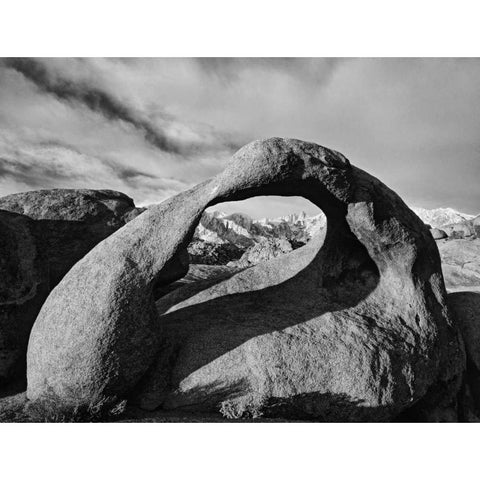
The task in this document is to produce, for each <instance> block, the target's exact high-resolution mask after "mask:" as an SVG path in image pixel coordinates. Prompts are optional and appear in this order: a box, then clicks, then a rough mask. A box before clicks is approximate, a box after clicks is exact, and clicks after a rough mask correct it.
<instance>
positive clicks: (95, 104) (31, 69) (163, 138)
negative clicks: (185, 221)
mask: <svg viewBox="0 0 480 480" xmlns="http://www.w3.org/2000/svg"><path fill="white" fill-rule="evenodd" d="M4 64H5V65H6V66H7V67H9V68H11V69H13V70H16V71H17V72H19V73H21V74H22V75H23V76H24V77H25V78H27V79H28V80H30V81H31V82H33V83H34V84H35V85H36V86H37V87H38V88H39V89H40V90H42V91H43V92H46V93H49V94H51V95H54V96H55V97H56V98H58V99H60V100H62V101H66V102H76V103H79V104H81V105H84V106H86V107H87V108H89V109H90V110H92V111H93V112H96V113H99V114H101V115H103V116H104V117H105V118H107V119H109V120H120V121H123V122H126V123H128V124H129V125H131V126H133V127H134V128H135V129H136V130H138V131H139V132H140V133H141V134H142V135H143V136H144V138H145V140H146V141H147V142H148V143H150V144H151V145H153V146H154V147H156V148H158V149H160V150H162V151H164V152H168V153H176V154H181V153H182V151H183V148H182V145H181V144H180V143H179V142H175V141H173V140H172V139H169V138H168V136H167V135H166V134H165V133H164V132H162V131H160V129H159V128H157V127H156V126H154V125H152V124H151V123H150V122H148V121H147V120H144V119H142V118H140V117H139V116H138V115H137V114H136V113H135V112H133V111H132V110H131V109H130V108H128V107H127V106H125V105H123V104H122V103H121V102H119V101H118V100H117V99H115V98H114V97H113V96H111V95H110V94H109V93H107V92H105V91H102V90H100V89H98V88H95V87H92V86H89V85H86V84H80V83H76V82H72V81H70V80H67V79H64V78H59V77H56V76H54V75H52V74H51V73H50V72H49V71H48V70H47V69H46V68H45V67H44V66H43V65H42V64H41V63H39V62H37V61H35V60H32V59H27V58H9V59H5V60H4Z"/></svg>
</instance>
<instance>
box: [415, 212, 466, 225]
mask: <svg viewBox="0 0 480 480" xmlns="http://www.w3.org/2000/svg"><path fill="white" fill-rule="evenodd" d="M412 210H413V211H414V212H415V213H416V214H417V215H418V216H419V217H420V218H421V219H422V221H423V222H424V223H426V224H428V225H431V226H432V227H433V228H439V227H442V226H444V225H451V224H454V223H460V222H465V221H466V220H472V219H473V218H475V215H469V214H468V213H461V212H457V211H456V210H454V209H453V208H434V209H431V210H428V209H426V208H418V207H412Z"/></svg>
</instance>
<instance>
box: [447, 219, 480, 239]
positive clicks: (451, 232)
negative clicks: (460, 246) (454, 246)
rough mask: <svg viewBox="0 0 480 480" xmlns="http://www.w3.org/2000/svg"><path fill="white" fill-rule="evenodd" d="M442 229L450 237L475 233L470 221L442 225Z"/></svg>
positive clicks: (468, 235) (464, 236) (460, 236)
mask: <svg viewBox="0 0 480 480" xmlns="http://www.w3.org/2000/svg"><path fill="white" fill-rule="evenodd" d="M442 230H443V231H444V232H445V233H446V234H447V235H448V236H449V237H451V238H467V237H471V236H472V235H475V230H474V227H473V224H472V222H471V221H469V220H466V221H464V222H459V223H454V224H451V225H443V226H442Z"/></svg>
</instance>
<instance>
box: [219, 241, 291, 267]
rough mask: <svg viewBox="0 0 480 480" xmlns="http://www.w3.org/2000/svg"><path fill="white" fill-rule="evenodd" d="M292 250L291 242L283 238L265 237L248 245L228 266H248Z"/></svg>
mask: <svg viewBox="0 0 480 480" xmlns="http://www.w3.org/2000/svg"><path fill="white" fill-rule="evenodd" d="M292 250H293V247H292V244H291V243H290V242H289V241H288V240H286V239H284V238H265V239H262V240H260V241H259V242H258V243H257V244H255V245H254V246H253V247H250V248H249V249H248V250H247V251H246V252H245V253H244V254H243V255H242V256H241V257H240V258H239V259H238V260H235V261H232V262H229V263H228V266H230V267H239V268H248V267H251V266H252V265H256V264H257V263H260V262H266V261H268V260H270V259H272V258H275V257H278V256H280V255H284V254H285V253H288V252H291V251H292Z"/></svg>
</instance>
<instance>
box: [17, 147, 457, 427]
mask: <svg viewBox="0 0 480 480" xmlns="http://www.w3.org/2000/svg"><path fill="white" fill-rule="evenodd" d="M259 195H285V196H303V197H305V198H306V199H308V200H310V201H311V202H313V203H314V204H315V205H317V206H318V207H319V208H320V209H321V210H322V211H323V212H324V214H325V216H326V219H327V226H326V228H324V229H323V230H322V231H321V232H320V234H319V235H317V236H315V237H314V238H313V239H312V241H310V242H309V243H308V244H307V245H306V246H305V247H302V248H298V249H297V250H294V251H292V252H290V253H287V254H286V255H283V256H281V257H277V258H274V259H272V260H270V261H267V262H262V263H260V264H258V265H256V266H253V267H251V268H248V269H245V270H243V271H240V272H237V273H234V274H233V275H227V276H226V277H221V278H220V279H218V278H217V279H216V280H214V281H208V282H206V283H203V284H202V282H200V283H194V284H191V285H185V286H184V287H182V288H179V289H177V290H175V291H174V292H172V293H171V294H169V295H166V296H164V297H162V298H161V299H160V300H159V301H158V302H157V304H156V305H155V303H154V301H153V295H152V291H153V286H154V285H155V282H156V281H157V279H158V277H159V276H161V275H162V271H163V270H164V269H165V268H167V266H168V264H169V262H170V261H171V259H172V258H173V257H175V256H176V255H178V254H179V252H181V251H182V250H183V249H184V248H185V247H186V246H187V245H188V243H189V242H190V240H191V239H192V237H193V234H194V231H195V228H196V226H197V224H198V223H199V221H200V219H201V216H202V213H203V211H204V210H205V209H206V208H207V207H210V206H212V205H215V204H217V203H222V202H226V201H235V200H243V199H246V198H249V197H252V196H259ZM463 366H464V352H463V349H462V345H461V342H460V340H459V336H458V332H457V329H456V326H455V325H454V323H453V322H452V320H451V318H450V315H449V311H448V308H447V305H446V293H445V287H444V284H443V277H442V273H441V268H440V258H439V254H438V250H437V248H436V245H435V241H434V240H433V238H432V236H431V234H430V232H429V230H428V228H427V227H426V226H425V225H424V223H423V222H422V221H421V220H420V219H419V218H418V217H417V216H416V215H415V214H414V213H413V212H412V211H411V210H410V209H409V208H408V207H407V206H406V205H405V204H404V203H403V201H402V200H401V199H400V198H399V197H398V196H397V195H396V194H395V193H394V192H393V191H392V190H390V189H388V188H387V187H386V186H385V185H383V184H382V183H381V182H380V181H379V180H377V179H376V178H374V177H372V176H370V175H369V174H367V173H366V172H364V171H362V170H360V169H358V168H356V167H354V166H352V165H351V164H350V162H349V161H348V160H347V159H346V158H345V157H344V156H343V155H341V154H340V153H338V152H334V151H332V150H329V149H326V148H324V147H321V146H319V145H316V144H313V143H307V142H302V141H299V140H292V139H281V138H272V139H268V140H262V141H256V142H253V143H251V144H248V145H247V146H245V147H243V148H242V149H241V150H239V151H238V152H237V153H236V154H235V155H234V156H233V158H232V160H231V161H230V163H229V164H228V165H227V167H226V169H225V170H224V172H222V173H220V174H219V175H217V176H216V177H214V178H212V179H211V180H208V181H205V182H203V183H201V184H199V185H197V186H196V187H194V188H192V189H191V190H188V191H186V192H183V193H181V194H179V195H177V196H175V197H172V198H170V199H169V200H167V201H165V202H163V203H162V204H160V205H158V206H155V207H152V208H151V209H149V210H148V211H147V212H145V213H143V214H142V215H140V216H139V217H138V218H136V219H134V220H133V221H131V222H130V223H129V224H127V225H126V226H125V227H124V228H122V229H121V230H119V231H118V232H116V233H115V234H113V235H112V236H110V237H109V238H108V239H106V240H104V241H103V242H102V243H100V244H99V245H98V246H97V247H96V248H94V249H93V250H92V251H91V252H90V253H89V254H88V255H86V256H85V257H84V258H83V259H82V260H81V261H80V262H78V263H77V264H76V265H75V266H74V267H73V268H72V269H71V270H70V272H69V273H68V274H67V275H66V276H65V278H64V279H63V280H62V282H61V283H60V284H59V285H58V287H57V288H56V289H55V290H54V291H53V292H52V294H51V295H50V296H49V298H48V299H47V301H46V302H45V304H44V306H43V308H42V311H41V313H40V315H39V317H38V319H37V321H36V323H35V325H34V328H33V331H32V335H31V340H30V343H29V350H28V391H27V395H28V397H29V398H30V399H33V400H35V399H39V398H42V396H45V395H47V394H50V395H51V394H54V395H55V396H56V397H57V398H58V399H60V400H62V401H63V402H64V403H65V404H70V405H72V406H73V405H76V406H78V405H82V404H90V403H91V402H92V399H98V398H99V397H104V398H108V399H111V400H112V401H113V400H115V399H119V398H124V397H130V398H132V397H133V398H134V399H135V401H137V402H139V403H140V404H141V405H142V406H143V407H145V408H157V407H159V408H189V409H194V410H215V409H216V410H218V409H220V410H221V411H222V412H224V413H225V414H227V415H229V416H241V415H248V414H252V415H256V414H260V413H264V414H266V415H282V416H286V417H289V416H296V417H298V416H300V417H304V416H308V417H315V418H320V419H324V420H388V419H391V418H393V417H395V416H396V415H398V414H399V413H400V412H402V411H403V410H405V409H407V408H409V407H411V406H412V405H414V404H415V403H416V402H417V401H419V400H421V401H422V402H423V403H425V404H428V403H429V402H430V403H434V404H440V403H442V402H449V401H451V399H452V397H453V396H454V395H455V394H456V389H457V387H458V383H459V377H460V374H461V371H462V369H463Z"/></svg>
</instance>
